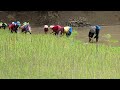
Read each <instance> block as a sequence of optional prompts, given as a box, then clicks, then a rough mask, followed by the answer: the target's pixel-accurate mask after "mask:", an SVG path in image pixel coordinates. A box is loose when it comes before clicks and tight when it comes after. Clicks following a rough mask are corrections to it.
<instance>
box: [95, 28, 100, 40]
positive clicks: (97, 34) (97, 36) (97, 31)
mask: <svg viewBox="0 0 120 90" xmlns="http://www.w3.org/2000/svg"><path fill="white" fill-rule="evenodd" d="M99 31H100V30H97V29H96V36H95V37H94V38H96V42H98V39H99Z"/></svg>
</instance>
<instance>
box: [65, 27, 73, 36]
mask: <svg viewBox="0 0 120 90" xmlns="http://www.w3.org/2000/svg"><path fill="white" fill-rule="evenodd" d="M64 33H66V36H67V37H68V36H70V35H71V34H72V27H70V26H66V27H64Z"/></svg>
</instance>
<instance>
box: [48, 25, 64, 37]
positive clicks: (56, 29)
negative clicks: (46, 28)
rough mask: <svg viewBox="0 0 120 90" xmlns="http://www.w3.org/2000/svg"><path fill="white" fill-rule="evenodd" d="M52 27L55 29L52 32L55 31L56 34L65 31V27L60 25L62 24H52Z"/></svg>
mask: <svg viewBox="0 0 120 90" xmlns="http://www.w3.org/2000/svg"><path fill="white" fill-rule="evenodd" d="M50 28H51V29H52V30H53V32H52V33H55V35H59V34H61V35H62V33H63V32H64V27H62V26H60V25H52V26H50Z"/></svg>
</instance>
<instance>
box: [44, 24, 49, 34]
mask: <svg viewBox="0 0 120 90" xmlns="http://www.w3.org/2000/svg"><path fill="white" fill-rule="evenodd" d="M44 32H45V34H47V32H48V25H44Z"/></svg>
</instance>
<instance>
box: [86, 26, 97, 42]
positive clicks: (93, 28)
mask: <svg viewBox="0 0 120 90" xmlns="http://www.w3.org/2000/svg"><path fill="white" fill-rule="evenodd" d="M95 29H96V27H95V26H91V27H90V31H89V34H88V37H89V42H91V40H92V38H93V36H94V34H95Z"/></svg>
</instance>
